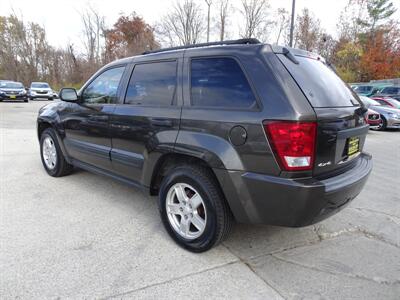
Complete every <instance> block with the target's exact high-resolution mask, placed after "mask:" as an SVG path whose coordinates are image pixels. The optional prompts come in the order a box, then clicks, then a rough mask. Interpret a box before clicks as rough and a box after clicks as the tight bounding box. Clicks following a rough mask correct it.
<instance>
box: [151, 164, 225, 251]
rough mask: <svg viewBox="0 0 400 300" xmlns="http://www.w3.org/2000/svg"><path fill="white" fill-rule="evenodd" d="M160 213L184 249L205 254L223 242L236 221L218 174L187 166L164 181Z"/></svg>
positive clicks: (171, 233)
mask: <svg viewBox="0 0 400 300" xmlns="http://www.w3.org/2000/svg"><path fill="white" fill-rule="evenodd" d="M158 204H159V210H160V215H161V219H162V221H163V224H164V227H165V228H166V230H167V232H168V234H169V235H170V236H171V237H172V239H174V241H175V242H176V243H177V244H178V245H180V246H181V247H183V248H185V249H187V250H189V251H192V252H204V251H207V250H209V249H210V248H212V247H213V246H215V245H217V244H218V243H220V242H221V241H223V240H224V239H225V238H226V237H227V235H228V234H229V232H230V229H231V227H232V222H233V217H232V213H231V211H230V209H229V206H228V204H227V202H226V200H225V198H224V196H223V194H222V191H221V189H220V187H219V185H218V182H217V180H216V179H215V178H214V174H212V172H211V171H210V170H209V169H207V168H204V167H199V166H192V165H183V166H177V167H176V168H174V169H172V170H171V171H170V173H169V174H168V175H167V176H166V177H164V179H163V181H162V183H161V187H160V193H159V203H158Z"/></svg>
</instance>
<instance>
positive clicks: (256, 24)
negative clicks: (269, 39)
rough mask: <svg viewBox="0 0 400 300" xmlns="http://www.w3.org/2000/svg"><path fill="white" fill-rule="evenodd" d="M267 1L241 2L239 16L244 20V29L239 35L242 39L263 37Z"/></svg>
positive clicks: (246, 0)
mask: <svg viewBox="0 0 400 300" xmlns="http://www.w3.org/2000/svg"><path fill="white" fill-rule="evenodd" d="M268 8H269V3H268V0H242V7H241V10H240V12H241V14H242V15H243V17H244V18H245V28H244V31H243V32H242V33H241V36H242V37H243V38H254V37H257V38H261V39H263V38H264V37H265V32H266V30H267V29H268V28H267V26H268V25H269V24H271V22H268V12H267V10H268Z"/></svg>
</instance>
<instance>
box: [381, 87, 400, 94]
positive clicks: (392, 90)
mask: <svg viewBox="0 0 400 300" xmlns="http://www.w3.org/2000/svg"><path fill="white" fill-rule="evenodd" d="M382 94H400V87H387V88H384V89H383V90H382Z"/></svg>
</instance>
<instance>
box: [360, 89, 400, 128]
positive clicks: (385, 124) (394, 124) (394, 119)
mask: <svg viewBox="0 0 400 300" xmlns="http://www.w3.org/2000/svg"><path fill="white" fill-rule="evenodd" d="M359 97H360V99H361V101H362V102H363V103H364V105H365V106H366V107H367V108H371V109H372V110H374V111H376V112H378V113H379V114H380V115H381V119H382V122H381V125H380V126H378V127H377V128H376V129H377V130H385V129H387V128H391V129H400V109H397V108H393V107H390V106H385V105H381V104H380V103H379V102H377V101H375V100H373V99H371V98H368V97H365V96H359Z"/></svg>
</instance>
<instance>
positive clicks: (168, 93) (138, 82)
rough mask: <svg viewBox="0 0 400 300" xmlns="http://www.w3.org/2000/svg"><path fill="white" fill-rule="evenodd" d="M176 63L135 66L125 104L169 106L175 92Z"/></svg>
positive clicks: (167, 62)
mask: <svg viewBox="0 0 400 300" xmlns="http://www.w3.org/2000/svg"><path fill="white" fill-rule="evenodd" d="M176 70H177V62H176V61H166V62H155V63H146V64H139V65H136V66H135V69H134V70H133V73H132V76H131V79H130V81H129V86H128V90H127V92H126V98H125V103H127V104H136V105H171V104H172V101H173V99H174V95H175V90H176Z"/></svg>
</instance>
